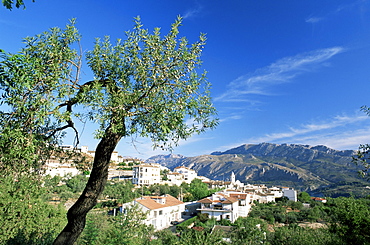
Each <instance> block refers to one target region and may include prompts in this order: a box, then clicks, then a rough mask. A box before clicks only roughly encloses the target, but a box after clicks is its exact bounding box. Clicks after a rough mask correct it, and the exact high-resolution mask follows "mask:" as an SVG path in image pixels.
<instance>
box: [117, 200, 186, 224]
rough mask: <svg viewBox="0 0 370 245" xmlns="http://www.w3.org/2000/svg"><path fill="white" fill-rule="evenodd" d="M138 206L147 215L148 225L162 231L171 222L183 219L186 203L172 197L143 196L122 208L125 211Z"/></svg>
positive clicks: (146, 222) (146, 221)
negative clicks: (182, 214)
mask: <svg viewBox="0 0 370 245" xmlns="http://www.w3.org/2000/svg"><path fill="white" fill-rule="evenodd" d="M136 204H137V205H138V206H139V208H140V209H141V210H142V211H143V212H144V213H147V219H146V220H145V221H144V222H145V224H146V225H153V226H154V228H155V229H156V230H162V229H165V228H167V227H169V226H170V225H171V221H177V220H180V219H181V213H182V212H184V211H185V203H183V202H182V201H180V200H178V199H176V198H175V197H173V196H171V195H164V196H143V197H140V198H137V199H135V200H134V201H132V202H130V203H125V204H123V205H122V207H121V212H123V213H124V209H126V208H128V207H130V206H133V205H136Z"/></svg>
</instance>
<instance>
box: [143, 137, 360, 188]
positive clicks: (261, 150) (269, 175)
mask: <svg viewBox="0 0 370 245" xmlns="http://www.w3.org/2000/svg"><path fill="white" fill-rule="evenodd" d="M355 153H356V151H353V150H342V151H341V150H334V149H331V148H328V147H326V146H323V145H318V146H309V145H297V144H271V143H261V144H245V145H241V146H239V147H235V148H232V149H229V150H227V151H224V152H213V153H211V154H209V155H201V156H196V157H184V156H181V155H166V156H164V155H159V156H154V157H151V158H149V159H148V161H149V162H157V163H160V164H162V165H164V166H167V167H169V168H170V169H173V168H175V167H177V166H181V165H183V166H186V167H189V168H192V169H194V170H196V171H197V172H198V174H199V175H202V176H206V177H208V178H211V179H215V180H225V181H226V180H228V179H229V177H230V175H231V172H234V173H235V175H236V179H238V180H240V181H241V182H244V183H265V184H270V185H277V186H290V187H294V188H297V189H300V190H305V191H314V190H317V189H319V188H324V187H327V186H330V185H335V184H338V183H361V184H363V185H365V184H366V181H365V180H364V179H361V178H360V177H359V176H358V173H357V171H358V166H356V165H355V164H353V163H352V156H354V154H355Z"/></svg>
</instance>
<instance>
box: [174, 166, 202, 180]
mask: <svg viewBox="0 0 370 245" xmlns="http://www.w3.org/2000/svg"><path fill="white" fill-rule="evenodd" d="M173 171H174V172H175V173H180V174H183V175H184V181H185V182H186V183H188V184H190V182H191V181H192V180H193V179H195V178H196V177H197V176H198V174H197V172H196V171H195V170H193V169H190V168H187V167H184V166H180V167H176V168H175V169H174V170H173Z"/></svg>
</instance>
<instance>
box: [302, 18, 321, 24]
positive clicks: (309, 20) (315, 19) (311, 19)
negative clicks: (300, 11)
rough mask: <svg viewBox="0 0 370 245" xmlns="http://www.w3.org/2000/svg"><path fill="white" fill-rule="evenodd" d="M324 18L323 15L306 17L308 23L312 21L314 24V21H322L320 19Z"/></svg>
mask: <svg viewBox="0 0 370 245" xmlns="http://www.w3.org/2000/svg"><path fill="white" fill-rule="evenodd" d="M323 19H324V18H321V17H309V18H307V19H306V22H307V23H312V24H314V23H317V22H320V21H322V20H323Z"/></svg>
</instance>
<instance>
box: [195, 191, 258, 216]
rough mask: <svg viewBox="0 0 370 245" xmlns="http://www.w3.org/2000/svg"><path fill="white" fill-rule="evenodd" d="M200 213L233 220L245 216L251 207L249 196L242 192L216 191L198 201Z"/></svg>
mask: <svg viewBox="0 0 370 245" xmlns="http://www.w3.org/2000/svg"><path fill="white" fill-rule="evenodd" d="M198 202H199V203H201V208H200V209H198V211H200V213H202V214H204V213H206V214H208V216H209V218H215V219H216V220H222V219H227V220H230V221H231V222H235V220H236V219H237V218H238V217H246V216H248V213H249V211H250V209H251V196H250V194H248V193H242V192H232V193H229V192H217V193H215V194H213V195H212V196H210V197H207V198H203V199H202V200H199V201H198Z"/></svg>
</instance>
